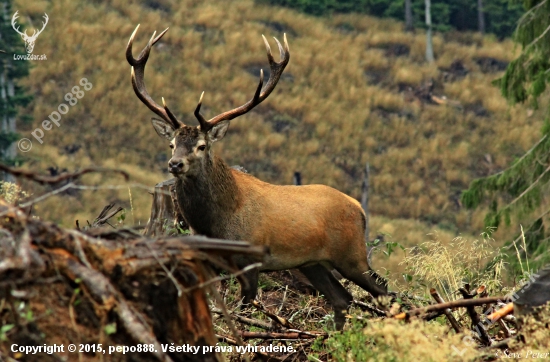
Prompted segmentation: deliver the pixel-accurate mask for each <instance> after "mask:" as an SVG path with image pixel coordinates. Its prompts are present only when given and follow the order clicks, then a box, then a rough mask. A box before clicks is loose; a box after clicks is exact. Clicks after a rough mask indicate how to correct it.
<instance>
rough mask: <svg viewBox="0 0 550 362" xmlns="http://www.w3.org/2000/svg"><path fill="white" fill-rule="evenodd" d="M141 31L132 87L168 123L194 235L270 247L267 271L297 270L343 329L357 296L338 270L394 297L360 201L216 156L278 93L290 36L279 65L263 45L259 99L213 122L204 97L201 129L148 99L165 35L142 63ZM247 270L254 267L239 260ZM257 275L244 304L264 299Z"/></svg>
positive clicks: (246, 286)
mask: <svg viewBox="0 0 550 362" xmlns="http://www.w3.org/2000/svg"><path fill="white" fill-rule="evenodd" d="M138 28H139V25H138V27H137V28H136V30H134V33H133V34H132V36H131V37H130V41H129V42H128V47H127V48H126V59H127V60H128V62H129V63H130V65H131V66H132V85H133V88H134V91H135V93H136V95H137V96H138V98H139V99H140V100H141V101H142V102H143V103H144V104H145V105H146V106H147V107H149V109H150V110H151V111H153V112H154V113H156V114H157V115H158V116H159V117H160V118H161V119H155V118H153V119H152V123H153V127H154V128H155V130H156V132H157V133H158V134H159V136H161V137H163V138H166V139H167V140H169V141H170V148H172V158H171V159H170V161H169V162H168V168H169V171H170V172H171V173H172V174H173V175H174V176H175V177H176V178H177V180H176V194H177V202H178V203H179V206H180V209H181V211H182V213H183V216H184V217H185V220H186V221H187V222H188V224H189V225H190V227H191V229H192V232H193V233H195V234H200V235H205V236H209V237H213V238H221V239H229V240H244V241H248V242H250V243H252V244H255V245H265V246H267V247H269V250H270V253H269V255H268V256H266V258H265V260H264V263H263V266H262V267H261V271H274V270H285V269H292V268H298V269H299V270H300V271H301V272H302V273H304V274H305V276H306V277H307V278H308V280H309V281H310V282H311V284H312V285H313V286H314V287H315V288H316V289H317V290H318V291H320V292H321V293H322V294H324V295H325V296H326V297H327V298H328V300H329V301H330V303H331V304H332V306H333V308H334V312H335V313H334V314H335V318H334V320H335V324H336V328H338V329H341V328H343V326H344V322H345V312H346V311H347V308H348V307H349V305H350V303H351V301H352V299H353V298H352V296H351V294H350V293H349V292H348V291H347V290H346V289H345V288H344V287H343V286H342V285H341V284H340V283H339V282H338V280H337V279H336V278H335V277H334V276H333V275H332V273H331V272H330V270H332V269H333V268H334V269H336V270H338V272H340V274H342V275H343V276H344V277H345V278H347V279H349V280H351V281H353V282H354V283H356V284H358V285H359V286H360V287H362V288H363V289H365V290H366V291H368V292H370V293H371V294H372V295H373V296H375V297H377V296H379V295H386V294H387V286H386V283H385V281H383V280H382V279H381V278H379V277H378V276H377V275H376V274H375V273H374V272H373V271H372V269H371V268H370V267H369V264H368V262H367V250H366V245H365V236H364V232H365V220H366V218H365V213H364V212H363V209H362V208H361V205H360V204H359V203H358V202H357V201H356V200H354V199H353V198H351V197H349V196H347V195H345V194H343V193H341V192H340V191H337V190H335V189H333V188H331V187H328V186H324V185H309V186H278V185H272V184H268V183H266V182H263V181H260V180H259V179H257V178H255V177H253V176H251V175H249V174H246V173H244V172H241V171H238V170H235V169H232V168H230V167H229V166H228V165H227V164H226V163H225V162H224V161H223V160H221V159H220V158H218V157H216V156H214V155H213V154H212V152H211V147H212V144H213V143H214V142H216V141H219V140H221V139H222V138H223V137H224V136H225V133H226V132H227V128H228V126H229V122H230V121H231V120H232V119H234V118H236V117H238V116H240V115H243V114H245V113H247V112H248V111H250V110H251V109H253V108H254V107H255V106H257V105H258V104H260V103H261V102H262V101H263V100H265V99H266V98H267V97H268V96H269V94H270V93H271V92H272V91H273V89H275V86H276V85H277V82H278V81H279V78H280V77H281V74H282V73H283V70H284V68H285V66H286V65H287V64H288V61H289V59H290V54H289V49H288V44H287V41H286V35H285V37H284V46H282V45H281V43H279V41H278V40H277V39H275V41H276V42H277V45H278V46H279V52H280V56H281V60H280V62H278V63H277V62H276V61H275V60H274V59H273V55H272V54H271V49H270V47H269V43H268V42H267V40H266V39H265V37H264V38H263V39H264V42H265V46H266V48H267V58H268V60H269V65H270V68H271V72H270V75H269V80H268V81H267V83H266V85H265V86H263V71H261V72H260V82H259V84H258V87H257V88H256V92H255V94H254V97H253V98H252V99H251V100H249V101H248V102H246V103H245V104H243V105H242V106H240V107H237V108H235V109H233V110H230V111H227V112H225V113H222V114H219V115H217V116H216V117H214V118H212V119H210V120H208V121H207V120H206V119H205V118H204V117H203V116H202V114H201V113H200V108H201V104H202V98H203V95H204V92H203V95H201V97H200V100H199V103H198V105H197V108H196V109H195V117H196V118H197V119H198V121H199V126H197V127H191V126H187V125H185V124H183V123H181V122H179V121H178V120H177V119H176V117H175V116H174V114H173V113H172V112H171V111H170V110H169V109H168V107H167V106H166V103H165V102H164V99H163V107H161V106H160V105H158V104H157V103H156V102H155V101H154V100H153V99H152V98H151V96H150V95H149V94H148V93H147V89H146V88H145V83H144V71H145V64H146V63H147V59H148V58H149V53H150V51H151V48H152V46H153V45H154V44H155V43H156V42H158V41H159V39H160V38H161V37H162V36H163V35H164V34H165V33H166V31H167V30H168V29H166V30H164V31H163V32H162V33H161V34H160V35H158V36H157V37H155V34H156V32H155V33H154V34H153V36H152V37H151V39H150V40H149V43H148V44H147V46H146V47H145V48H144V49H143V50H142V51H141V54H140V55H139V57H138V58H137V59H136V58H134V57H133V55H132V44H133V42H134V37H135V35H136V32H137V30H138ZM235 262H236V264H237V266H239V267H241V268H242V267H245V266H246V265H249V264H250V261H249V260H236V261H235ZM258 273H259V271H258V270H257V269H254V270H252V271H249V272H247V273H246V274H243V275H242V276H241V278H240V279H239V281H240V283H241V292H242V297H243V301H244V303H249V302H251V301H252V300H253V299H254V298H255V297H256V293H257V287H258Z"/></svg>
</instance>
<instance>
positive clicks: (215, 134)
mask: <svg viewBox="0 0 550 362" xmlns="http://www.w3.org/2000/svg"><path fill="white" fill-rule="evenodd" d="M227 128H229V121H222V122H220V123H218V124H217V125H215V126H214V127H212V128H211V129H210V130H209V131H208V132H207V133H206V136H207V137H208V139H209V140H210V142H216V141H219V140H221V139H222V138H223V137H224V136H225V133H226V132H227Z"/></svg>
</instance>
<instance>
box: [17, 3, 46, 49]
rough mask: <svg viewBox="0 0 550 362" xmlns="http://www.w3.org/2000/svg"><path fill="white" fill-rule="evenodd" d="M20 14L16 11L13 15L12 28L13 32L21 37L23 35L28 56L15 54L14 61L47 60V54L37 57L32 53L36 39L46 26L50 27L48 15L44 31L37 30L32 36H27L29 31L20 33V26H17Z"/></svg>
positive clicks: (43, 25)
mask: <svg viewBox="0 0 550 362" xmlns="http://www.w3.org/2000/svg"><path fill="white" fill-rule="evenodd" d="M18 12H19V11H16V12H15V14H13V16H12V18H11V26H12V28H13V30H15V31H16V32H17V33H18V34H19V35H21V38H22V39H23V41H24V42H25V50H26V51H27V54H25V55H19V54H14V55H13V59H14V60H46V59H47V57H46V54H42V55H35V54H33V53H32V52H33V50H34V43H35V42H36V38H38V36H39V35H40V34H41V33H42V31H44V29H45V28H46V25H48V20H49V18H48V14H46V13H44V21H43V22H42V29H40V30H36V29H35V30H34V31H33V33H32V35H30V36H29V35H28V34H27V30H25V32H21V31H19V26H17V24H16V20H17V18H18V17H19V15H18V14H17V13H18ZM16 26H17V27H16Z"/></svg>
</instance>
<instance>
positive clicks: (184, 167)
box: [168, 158, 189, 176]
mask: <svg viewBox="0 0 550 362" xmlns="http://www.w3.org/2000/svg"><path fill="white" fill-rule="evenodd" d="M188 170H189V163H188V162H185V161H184V160H183V159H181V158H171V159H170V161H168V171H169V172H170V173H171V174H172V175H174V176H176V175H181V174H183V173H185V172H187V171H188Z"/></svg>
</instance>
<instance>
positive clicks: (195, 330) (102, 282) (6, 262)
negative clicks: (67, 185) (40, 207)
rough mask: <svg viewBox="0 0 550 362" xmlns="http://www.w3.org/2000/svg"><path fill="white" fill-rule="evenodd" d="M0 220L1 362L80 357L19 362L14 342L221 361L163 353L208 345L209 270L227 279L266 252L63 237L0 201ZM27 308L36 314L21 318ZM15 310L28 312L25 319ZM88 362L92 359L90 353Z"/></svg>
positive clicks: (196, 243) (107, 235) (97, 233)
mask: <svg viewBox="0 0 550 362" xmlns="http://www.w3.org/2000/svg"><path fill="white" fill-rule="evenodd" d="M0 215H1V218H0V300H2V301H5V302H4V303H2V305H0V318H1V319H2V320H1V321H0V324H2V325H4V326H6V325H8V326H12V328H10V329H9V331H6V334H8V335H9V341H10V343H9V344H8V343H6V342H5V341H4V342H1V341H0V346H1V347H0V360H2V357H4V358H5V359H6V360H8V358H19V357H24V358H25V359H24V360H26V361H34V360H36V361H38V360H40V361H48V360H51V361H59V360H62V358H67V357H68V358H69V360H78V358H82V357H77V354H73V355H72V356H69V354H66V353H65V354H63V353H59V354H54V355H48V354H45V353H43V354H38V355H34V356H29V355H26V356H17V355H16V354H15V355H14V353H13V352H11V351H10V346H11V344H13V343H17V344H19V345H37V346H38V345H43V344H48V345H50V344H54V343H57V344H60V343H62V344H64V345H65V346H67V345H68V344H69V343H74V344H76V345H77V346H78V345H79V344H81V343H87V344H100V343H101V344H102V348H103V349H107V346H110V345H128V346H136V345H138V344H142V345H154V346H155V348H154V349H155V350H156V352H153V353H135V354H133V355H129V356H126V358H127V359H126V360H132V361H153V360H157V361H184V360H185V361H194V360H196V361H198V360H200V361H220V360H221V356H220V355H219V354H217V353H215V352H212V353H206V354H203V353H199V354H193V353H183V352H182V353H170V352H164V351H163V345H164V347H165V346H166V345H170V344H171V343H174V344H175V345H176V346H177V345H180V346H181V345H192V346H207V345H215V344H216V342H217V339H216V336H215V334H214V330H213V325H212V318H211V315H210V310H209V305H208V301H207V296H206V292H205V289H206V288H208V287H210V286H211V285H212V283H211V282H209V280H210V279H211V278H213V276H214V275H215V274H214V271H213V266H216V267H218V268H222V269H224V270H229V271H234V270H235V268H234V267H233V265H232V262H231V258H232V257H233V256H235V255H243V254H247V255H251V256H254V257H256V258H257V259H261V257H262V255H263V253H264V249H263V248H261V247H255V246H250V245H249V244H248V243H245V242H238V241H225V240H214V239H208V238H204V237H198V236H187V237H173V238H170V237H164V238H157V239H148V238H145V237H143V236H141V235H140V234H137V233H136V232H135V231H132V230H130V229H122V230H115V229H112V228H110V229H101V228H96V229H90V230H89V231H87V232H86V233H84V232H80V231H77V230H67V229H62V228H60V227H58V226H56V225H55V224H52V223H47V222H42V221H40V220H37V219H35V218H33V217H29V216H27V214H26V213H25V212H24V211H23V210H22V209H20V208H16V207H13V206H10V205H8V204H6V203H4V202H3V201H0ZM217 279H219V278H217ZM52 290H53V291H55V293H51V291H52ZM47 294H53V295H54V296H55V298H54V299H55V300H53V299H52V300H50V299H48V298H49V296H48V295H47ZM212 294H214V295H215V294H216V293H212ZM50 297H51V296H50ZM31 303H32V305H33V306H34V310H32V311H31V310H27V309H25V308H28V305H29V304H31ZM26 305H27V306H26ZM40 305H42V307H36V306H40ZM222 308H223V307H222ZM22 310H23V311H24V310H27V314H26V315H24V316H23V317H22V313H21V311H22ZM41 311H43V313H40V312H41ZM33 313H34V314H33ZM25 316H27V318H25ZM109 326H111V330H109ZM113 326H115V327H114V328H115V331H113V330H112V327H113ZM67 328H69V329H72V332H73V333H67V330H66V329H67ZM6 329H7V328H6ZM60 329H61V330H62V333H61V331H60ZM71 335H72V336H73V338H71V337H70V336H71ZM67 336H69V337H67ZM63 338H65V339H63ZM66 338H68V340H67V339H66ZM85 356H87V360H98V358H97V357H98V356H97V354H96V353H88V354H86V355H85ZM115 357H116V358H115ZM120 358H121V355H120V354H119V355H116V356H105V357H104V359H103V360H106V361H108V360H120Z"/></svg>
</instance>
